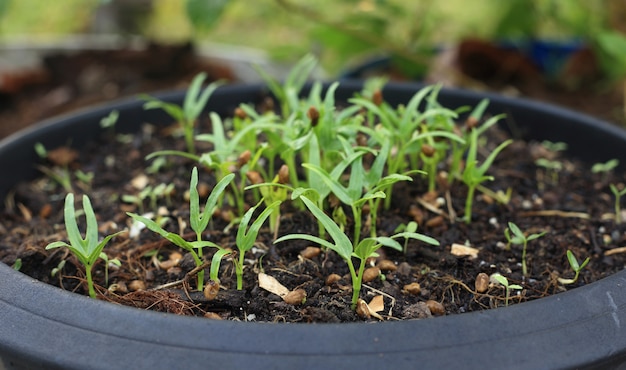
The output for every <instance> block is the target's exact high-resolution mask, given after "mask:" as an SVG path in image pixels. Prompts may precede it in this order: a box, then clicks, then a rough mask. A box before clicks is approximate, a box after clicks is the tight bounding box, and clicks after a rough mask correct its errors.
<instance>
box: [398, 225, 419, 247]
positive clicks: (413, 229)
mask: <svg viewBox="0 0 626 370" xmlns="http://www.w3.org/2000/svg"><path fill="white" fill-rule="evenodd" d="M400 231H407V232H410V233H414V232H416V231H417V222H415V221H410V222H409V223H407V224H402V225H400V226H398V227H397V228H396V230H395V232H400ZM408 246H409V238H404V245H403V246H402V252H403V253H404V254H406V251H407V248H408Z"/></svg>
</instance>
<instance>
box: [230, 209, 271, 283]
mask: <svg viewBox="0 0 626 370" xmlns="http://www.w3.org/2000/svg"><path fill="white" fill-rule="evenodd" d="M261 202H262V200H261ZM261 202H259V204H257V205H256V206H254V207H252V208H250V209H249V210H248V211H247V212H246V214H245V215H243V218H242V219H241V222H240V223H239V229H238V230H237V237H236V238H235V242H236V244H237V249H239V259H238V260H235V272H236V274H237V290H242V289H243V263H244V258H245V254H246V252H247V251H249V250H250V249H252V247H253V246H254V242H256V239H257V236H258V235H259V230H261V226H263V222H265V220H266V219H267V218H268V217H269V216H270V215H271V214H272V212H274V210H276V209H277V208H278V207H279V206H280V203H281V202H280V201H276V202H274V203H272V204H270V205H269V206H267V208H265V209H264V210H263V212H261V214H260V215H259V217H257V218H256V219H255V220H254V222H253V223H252V225H250V227H248V224H249V223H250V221H251V220H252V216H253V215H254V211H256V210H257V208H258V207H259V205H260V203H261Z"/></svg>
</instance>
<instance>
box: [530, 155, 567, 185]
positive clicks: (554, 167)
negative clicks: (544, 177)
mask: <svg viewBox="0 0 626 370" xmlns="http://www.w3.org/2000/svg"><path fill="white" fill-rule="evenodd" d="M535 164H536V165H537V166H539V167H543V168H545V169H546V172H547V173H548V174H549V176H550V181H551V182H552V185H556V184H557V183H558V182H559V172H561V170H562V169H563V163H561V162H560V161H555V160H549V159H546V158H539V159H537V160H536V161H535Z"/></svg>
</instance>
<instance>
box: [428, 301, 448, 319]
mask: <svg viewBox="0 0 626 370" xmlns="http://www.w3.org/2000/svg"><path fill="white" fill-rule="evenodd" d="M426 306H428V309H429V310H430V313H431V314H432V315H433V316H441V315H443V314H445V313H446V310H445V308H443V305H442V304H441V303H439V302H437V301H433V300H432V299H429V300H428V301H426Z"/></svg>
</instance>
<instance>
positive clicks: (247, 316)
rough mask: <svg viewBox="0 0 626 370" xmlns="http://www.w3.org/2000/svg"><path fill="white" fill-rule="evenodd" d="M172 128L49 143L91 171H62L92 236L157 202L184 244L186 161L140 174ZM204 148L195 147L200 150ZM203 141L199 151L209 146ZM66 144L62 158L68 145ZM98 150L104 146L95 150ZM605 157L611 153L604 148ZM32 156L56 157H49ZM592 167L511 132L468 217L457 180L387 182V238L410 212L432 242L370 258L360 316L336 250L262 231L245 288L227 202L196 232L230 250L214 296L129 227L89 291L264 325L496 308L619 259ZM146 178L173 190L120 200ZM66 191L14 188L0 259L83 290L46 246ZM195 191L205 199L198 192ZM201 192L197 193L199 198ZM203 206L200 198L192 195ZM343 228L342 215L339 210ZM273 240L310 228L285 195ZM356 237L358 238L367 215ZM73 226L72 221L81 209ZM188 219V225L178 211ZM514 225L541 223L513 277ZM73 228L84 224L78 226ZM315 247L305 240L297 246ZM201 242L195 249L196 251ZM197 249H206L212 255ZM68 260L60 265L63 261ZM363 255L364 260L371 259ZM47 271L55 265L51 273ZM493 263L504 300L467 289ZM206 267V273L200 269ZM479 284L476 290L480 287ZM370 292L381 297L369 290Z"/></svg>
mask: <svg viewBox="0 0 626 370" xmlns="http://www.w3.org/2000/svg"><path fill="white" fill-rule="evenodd" d="M209 127H210V124H209V123H208V122H206V121H202V122H200V125H199V127H198V129H199V131H200V132H208V131H209V130H210V129H209ZM175 129H176V127H175V126H170V127H165V128H159V127H154V126H151V125H149V124H146V125H145V126H144V128H143V130H142V132H141V133H139V134H137V135H136V136H134V137H126V138H125V140H120V138H119V137H116V136H114V135H106V136H105V137H103V138H102V139H101V140H100V141H99V142H96V143H90V144H88V145H87V146H86V147H85V148H84V149H83V150H81V151H80V152H79V153H72V150H70V149H69V148H60V149H57V150H56V151H54V153H56V154H58V156H59V157H69V158H66V159H59V158H56V157H55V156H52V157H51V158H55V159H54V160H55V161H56V162H57V165H58V163H59V162H67V163H68V164H67V166H68V168H69V169H70V170H71V171H72V172H73V171H75V170H77V169H81V170H82V171H83V172H85V173H88V172H93V173H94V174H95V176H94V178H93V181H92V183H91V184H86V183H84V182H80V181H78V180H77V179H76V178H74V177H72V188H73V191H74V193H76V194H77V198H78V199H80V198H79V197H80V194H83V193H84V194H88V195H89V197H90V199H91V201H92V204H93V208H94V210H95V213H96V215H97V217H98V223H99V227H100V234H101V235H106V234H110V233H113V232H116V231H118V230H121V229H124V228H126V227H129V226H130V219H129V217H128V216H127V215H126V213H125V212H128V211H131V212H159V213H160V214H162V215H164V216H167V217H169V218H170V221H169V222H168V223H167V224H166V225H165V226H164V228H165V229H167V230H168V231H173V232H177V233H180V234H181V235H183V236H185V237H187V238H189V240H192V239H194V238H195V233H194V232H193V231H192V230H191V229H190V228H189V226H188V220H189V217H188V216H189V203H188V200H187V199H186V198H185V192H187V191H188V189H189V178H190V174H191V169H192V168H193V167H194V166H195V165H197V164H196V163H195V162H193V161H190V160H188V159H184V158H180V157H167V164H166V165H165V166H163V167H162V168H161V170H159V171H158V172H156V173H149V170H147V168H149V167H150V164H151V162H150V161H146V160H145V157H146V155H148V154H150V153H152V152H154V151H156V150H160V149H164V148H170V149H179V150H184V143H183V140H182V139H181V138H178V139H175V138H173V137H172V132H173V131H175ZM489 138H490V141H489V142H487V143H486V145H485V146H484V147H482V148H481V149H480V150H479V156H480V157H481V158H484V154H485V153H486V151H488V150H490V149H493V148H494V147H495V146H497V144H498V143H500V142H502V141H503V140H504V139H505V134H504V133H502V132H500V131H497V130H495V129H493V130H491V131H490V133H489ZM202 145H205V146H204V147H203V146H202ZM202 145H200V150H208V149H210V147H209V146H207V145H208V144H206V143H204V144H202ZM68 153H69V155H67V154H68ZM103 154H104V155H103ZM540 157H548V158H552V159H555V160H559V161H560V162H561V163H562V164H563V169H562V170H561V171H559V172H558V173H556V174H554V173H550V172H547V171H546V169H544V168H541V167H538V166H537V165H536V164H535V163H534V160H535V159H537V158H540ZM607 160H608V158H607ZM41 165H43V166H47V167H48V168H51V167H53V166H55V164H54V163H52V162H50V161H49V160H42V162H41ZM591 165H592V164H591V163H581V162H578V161H574V160H569V159H568V158H567V157H566V156H565V155H564V154H559V153H554V152H550V151H547V150H546V149H545V147H544V146H543V145H542V144H541V143H535V142H530V143H527V142H522V141H515V142H514V143H513V144H512V145H510V146H509V147H507V148H506V149H505V150H504V151H503V152H502V153H501V154H500V155H499V156H498V158H497V160H496V161H495V163H494V165H493V166H492V167H491V169H490V171H489V173H490V175H492V176H493V177H494V178H495V180H494V181H492V182H487V183H486V184H485V185H486V186H487V187H488V188H489V189H491V190H492V191H494V192H495V191H498V190H500V191H503V192H506V191H507V189H509V188H510V189H511V197H510V200H509V201H508V203H506V204H502V203H499V202H498V201H497V200H496V199H494V197H493V196H489V195H486V194H484V193H482V192H477V194H476V197H475V201H474V212H473V219H472V222H471V224H469V225H468V224H465V223H464V222H463V221H461V220H460V217H461V216H462V213H463V207H464V202H465V195H466V188H465V186H464V185H462V184H461V183H460V182H458V181H457V182H454V183H453V184H452V185H451V186H449V187H448V186H445V185H444V184H445V183H446V182H445V181H440V183H439V186H438V189H439V190H438V191H437V192H435V193H429V192H427V180H426V178H424V177H420V176H416V177H414V179H413V181H412V182H406V183H401V184H397V186H396V187H395V188H394V192H393V199H392V204H391V207H390V209H389V210H387V211H381V212H382V213H380V214H379V224H378V232H379V234H380V235H391V234H393V233H394V231H395V230H396V229H397V228H398V226H399V225H401V224H405V223H407V222H409V221H412V220H414V221H417V222H418V224H419V228H418V232H421V233H423V234H426V235H429V236H432V237H434V238H435V239H437V240H438V241H439V242H440V246H438V247H435V246H430V245H426V244H423V243H420V242H416V241H410V242H409V243H408V248H407V251H406V253H402V252H399V251H396V250H392V249H381V250H380V251H379V254H380V256H379V257H378V258H377V259H375V260H371V261H369V262H368V264H369V265H371V267H377V268H378V269H379V270H375V269H373V270H371V271H373V274H372V276H373V280H371V281H367V282H365V283H364V286H363V289H362V291H361V298H363V299H364V300H365V301H366V302H370V301H371V300H372V299H373V298H374V297H376V296H382V299H383V302H384V308H383V309H381V310H378V309H374V310H375V311H378V312H377V313H378V315H380V318H375V317H369V318H368V317H367V315H358V314H357V313H356V312H355V311H353V310H351V308H350V300H351V295H352V287H351V282H350V275H349V271H348V268H347V265H346V264H345V262H344V261H342V260H341V258H339V257H338V255H337V254H336V253H334V252H333V251H328V250H323V249H320V248H318V246H316V245H313V244H312V243H310V242H306V241H289V242H283V243H280V244H274V243H273V240H274V235H272V234H271V233H269V230H268V229H266V228H264V229H262V232H261V234H260V235H259V238H258V240H257V243H256V245H255V248H253V249H252V250H251V251H250V252H248V254H247V255H246V267H245V270H244V289H243V290H242V291H238V290H236V289H235V287H236V283H235V274H234V267H233V264H232V263H231V259H232V258H236V257H237V256H236V251H237V248H236V246H235V235H236V226H234V227H232V228H230V229H229V228H228V227H227V226H228V222H229V221H230V218H229V212H228V211H229V209H228V208H227V207H225V208H222V209H219V210H218V211H217V212H216V214H215V215H214V216H213V220H212V221H211V224H210V225H209V228H208V230H207V231H206V232H205V233H204V234H203V237H204V238H205V239H206V240H210V241H212V242H215V243H217V244H218V245H221V246H223V247H227V248H231V249H232V250H233V251H234V252H235V254H233V255H231V256H229V257H226V258H225V259H224V260H223V261H222V265H221V270H220V274H219V277H220V280H221V281H220V290H219V293H218V295H217V298H215V299H212V300H207V299H206V298H205V297H204V295H203V293H202V292H197V291H196V290H195V289H194V288H195V275H191V276H190V275H187V273H188V272H189V271H191V270H192V269H193V268H194V267H195V265H194V261H193V259H192V258H191V256H190V255H189V254H187V253H185V252H184V251H182V250H180V249H179V248H177V247H175V246H174V245H172V244H171V243H170V242H168V241H165V240H163V239H160V238H159V237H158V236H157V235H156V234H154V233H152V232H150V231H148V230H143V231H141V233H140V234H139V237H137V238H130V237H129V235H128V234H127V233H125V234H121V235H119V236H118V237H115V238H114V239H113V240H112V241H111V242H110V243H109V244H108V245H107V247H106V248H105V250H104V252H105V253H106V254H107V255H108V257H109V258H110V259H113V258H117V259H119V261H120V262H121V266H120V267H116V266H110V267H109V268H108V282H107V281H106V280H105V264H104V262H103V261H102V260H99V262H98V263H97V264H96V266H95V268H94V279H95V281H96V285H97V291H98V299H101V300H105V301H110V302H113V303H115V304H124V305H129V306H133V307H137V308H140V309H150V310H156V311H161V312H169V313H174V314H180V315H195V316H205V317H209V318H213V319H225V320H241V321H269V322H279V321H280V322H283V321H285V322H305V323H309V322H352V321H364V320H365V321H367V320H370V321H379V320H380V319H383V320H407V319H418V318H426V317H430V316H439V315H452V314H462V313H464V312H469V311H477V310H486V309H493V308H497V307H502V306H505V305H506V304H507V303H508V304H518V303H523V302H525V301H529V300H534V299H539V298H542V297H545V296H548V295H551V294H558V293H561V292H564V291H566V290H568V289H575V288H576V287H578V286H582V285H585V284H589V283H592V282H594V281H597V280H599V279H602V278H603V277H605V276H608V275H610V274H613V273H615V272H617V271H620V270H622V269H623V268H624V256H625V255H624V252H626V248H624V247H626V235H625V231H626V228H625V227H624V225H623V224H616V222H615V216H614V197H613V194H612V193H611V191H610V189H609V184H618V186H623V183H624V180H625V179H624V174H623V173H622V172H617V173H612V172H611V173H607V174H598V173H591V171H590V168H591ZM199 172H200V174H199V177H200V187H204V186H206V188H208V189H210V188H212V186H213V185H214V184H215V182H216V181H215V178H214V176H213V174H212V173H210V172H209V171H206V170H204V169H200V171H199ZM141 180H147V181H148V184H150V185H152V186H156V185H158V184H160V183H166V184H169V183H173V184H174V185H175V191H174V192H173V193H172V194H171V196H170V197H169V198H170V199H166V198H159V199H157V202H156V204H150V202H149V201H145V202H144V203H143V209H139V208H138V207H137V205H134V204H130V203H124V202H121V201H119V199H120V198H121V196H122V195H124V194H137V193H138V189H137V188H136V187H134V186H133V183H134V182H135V183H136V182H138V181H141ZM65 194H66V191H65V190H63V188H61V187H60V186H59V185H58V184H57V183H55V182H54V181H52V180H51V179H50V178H49V177H46V176H42V177H41V178H39V179H37V180H35V181H32V182H28V183H23V184H21V185H19V186H18V187H17V188H16V189H15V190H14V191H13V192H11V193H10V194H9V195H8V196H7V198H6V200H5V207H4V208H3V210H2V214H1V215H0V225H1V227H0V260H1V261H2V262H4V263H6V264H9V265H14V264H15V263H16V261H17V260H18V259H19V261H21V267H20V271H22V272H23V273H25V274H27V275H30V276H32V277H34V278H37V279H39V280H41V281H44V282H46V283H49V284H52V285H55V286H58V287H60V288H62V289H65V290H69V291H72V292H76V293H77V294H86V284H85V282H84V269H83V268H82V267H81V266H80V263H79V262H78V261H77V259H76V258H75V257H73V256H72V255H71V254H69V253H68V252H67V251H66V250H65V249H55V250H49V251H47V250H45V247H46V245H47V244H48V243H50V242H53V241H57V240H67V237H66V233H65V228H64V224H63V201H64V198H65ZM205 196H206V195H205ZM201 202H203V200H201ZM202 204H204V203H202ZM345 212H346V214H347V216H348V230H350V228H351V224H352V220H351V219H350V217H351V214H350V210H349V208H346V209H345ZM281 214H282V216H281V221H280V228H279V232H278V236H281V235H286V234H290V233H308V234H313V235H315V234H317V224H316V222H315V220H314V219H313V218H312V216H311V215H310V214H309V213H307V212H303V211H300V210H298V209H297V208H296V207H295V206H294V205H292V204H290V203H289V202H285V203H283V204H282V206H281ZM365 217H366V219H365V220H364V221H365V222H364V223H365V229H364V235H367V234H366V233H367V215H366V216H365ZM79 220H80V222H83V220H82V218H79ZM185 220H186V221H185ZM508 222H513V223H515V224H516V225H518V226H519V227H520V229H521V230H523V231H524V232H525V233H527V234H533V233H541V232H545V235H544V236H543V237H540V238H538V239H536V240H533V241H531V242H529V244H528V251H527V263H528V268H529V276H527V277H524V276H523V275H522V268H521V255H522V250H521V246H520V245H511V246H510V248H507V240H506V238H505V234H504V230H505V228H506V226H507V223H508ZM80 227H81V230H84V227H85V226H84V224H83V225H81V226H80ZM454 244H459V245H465V246H469V247H471V248H475V249H476V253H477V255H475V256H471V255H467V253H461V254H459V253H452V245H454ZM308 247H313V248H308ZM207 249H208V248H205V250H207ZM567 250H571V251H572V252H573V253H574V255H575V256H576V257H577V258H578V260H579V261H581V262H582V260H584V259H585V258H587V257H589V258H590V262H589V264H588V266H587V267H586V268H585V269H584V270H583V271H582V272H581V274H580V277H579V279H578V281H577V282H576V283H574V284H571V285H563V284H561V283H559V281H558V278H559V277H561V278H572V277H573V276H574V273H573V272H572V270H571V268H570V267H569V264H568V262H567V258H566V252H567ZM210 258H211V252H210V251H207V253H206V254H205V259H206V260H210ZM62 261H66V263H65V264H64V266H60V263H61V262H62ZM369 265H368V267H370V266H369ZM55 268H56V269H58V270H59V271H56V273H54V274H53V273H52V271H53V269H55ZM261 272H263V273H265V274H267V275H270V276H272V277H274V278H276V279H277V280H278V281H279V282H280V283H281V284H282V285H284V286H285V287H286V288H287V289H289V290H292V291H293V290H296V289H303V290H304V291H305V292H306V299H304V300H300V301H299V302H297V303H295V304H294V303H291V304H289V303H286V302H285V301H283V299H282V298H281V297H279V296H278V295H275V294H273V293H270V292H268V291H266V290H265V289H263V288H261V287H259V283H258V274H259V273H261ZM496 272H497V273H500V274H502V275H504V276H505V277H507V278H508V280H509V283H510V284H518V285H520V286H521V287H522V288H523V289H521V290H513V291H511V297H510V299H509V300H508V301H507V299H506V295H505V291H504V289H503V287H502V286H501V285H499V284H495V283H493V282H491V283H489V284H488V286H486V287H485V288H479V287H477V286H476V280H477V277H478V276H479V274H481V273H484V274H487V275H491V274H493V273H496ZM207 276H208V273H207ZM484 289H486V290H484ZM376 299H380V298H376Z"/></svg>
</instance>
